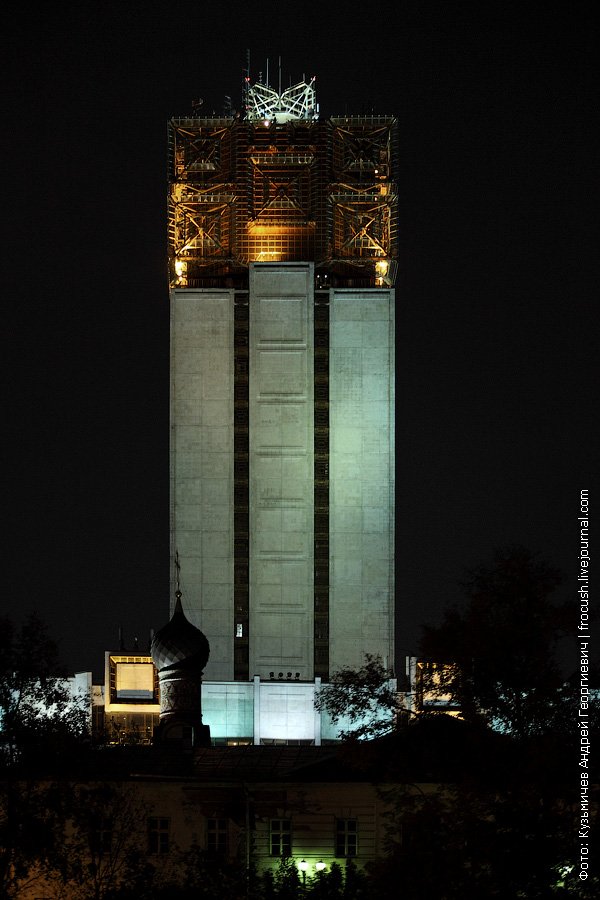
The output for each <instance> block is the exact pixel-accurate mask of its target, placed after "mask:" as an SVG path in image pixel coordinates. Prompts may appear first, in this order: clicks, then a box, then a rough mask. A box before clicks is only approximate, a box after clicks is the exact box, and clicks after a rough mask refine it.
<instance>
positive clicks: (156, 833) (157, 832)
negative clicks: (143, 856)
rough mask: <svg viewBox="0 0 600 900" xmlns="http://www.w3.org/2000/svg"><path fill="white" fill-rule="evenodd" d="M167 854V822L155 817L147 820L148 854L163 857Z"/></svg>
mask: <svg viewBox="0 0 600 900" xmlns="http://www.w3.org/2000/svg"><path fill="white" fill-rule="evenodd" d="M168 852H169V820H168V819H161V818H157V817H151V818H149V819H148V853H151V854H153V855H155V856H163V855H164V854H165V853H168Z"/></svg>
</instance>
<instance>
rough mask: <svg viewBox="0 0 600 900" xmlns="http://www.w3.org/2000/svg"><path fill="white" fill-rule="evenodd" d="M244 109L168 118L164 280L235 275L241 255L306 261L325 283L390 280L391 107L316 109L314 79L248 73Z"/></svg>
mask: <svg viewBox="0 0 600 900" xmlns="http://www.w3.org/2000/svg"><path fill="white" fill-rule="evenodd" d="M245 106H246V108H245V111H244V113H243V114H242V115H237V116H227V117H222V118H196V117H191V118H174V119H171V121H170V122H169V219H168V221H169V264H170V281H171V285H172V286H173V287H176V286H180V287H185V286H188V287H194V286H197V287H201V286H208V285H216V284H222V283H224V279H225V280H226V281H227V283H228V284H230V285H232V286H235V287H243V286H244V285H245V283H246V277H247V270H248V265H249V264H250V263H251V262H260V261H273V262H276V261H286V262H291V261H300V260H305V261H306V260H308V261H314V262H315V269H316V273H317V281H318V283H321V284H327V285H331V286H333V285H344V284H352V285H356V286H357V285H362V286H367V287H368V286H372V287H376V286H390V285H393V283H394V279H395V273H396V259H397V249H398V246H397V245H398V235H397V204H398V199H397V191H396V183H395V171H394V164H395V163H394V161H395V159H396V156H397V154H396V140H397V138H396V126H397V123H396V119H395V118H394V117H393V116H373V115H371V116H353V117H347V116H346V117H332V118H329V119H325V120H319V119H318V105H317V102H316V92H315V86H314V79H312V80H311V81H310V82H309V83H306V82H300V83H299V84H296V85H293V86H292V87H290V88H288V89H287V90H285V91H283V92H277V91H275V90H274V89H272V88H270V87H269V86H268V85H265V84H262V83H260V82H259V83H257V84H254V85H253V86H252V87H248V88H247V90H246V92H245Z"/></svg>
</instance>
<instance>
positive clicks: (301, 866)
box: [298, 859, 308, 872]
mask: <svg viewBox="0 0 600 900" xmlns="http://www.w3.org/2000/svg"><path fill="white" fill-rule="evenodd" d="M298 868H299V869H300V871H301V872H306V870H307V869H308V863H307V862H306V860H305V859H301V860H300V862H299V863H298Z"/></svg>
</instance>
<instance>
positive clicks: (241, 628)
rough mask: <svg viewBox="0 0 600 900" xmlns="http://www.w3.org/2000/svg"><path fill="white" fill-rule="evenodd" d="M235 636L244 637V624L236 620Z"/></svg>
mask: <svg viewBox="0 0 600 900" xmlns="http://www.w3.org/2000/svg"><path fill="white" fill-rule="evenodd" d="M235 636H236V637H244V626H243V625H242V623H241V622H238V623H237V625H236V626H235Z"/></svg>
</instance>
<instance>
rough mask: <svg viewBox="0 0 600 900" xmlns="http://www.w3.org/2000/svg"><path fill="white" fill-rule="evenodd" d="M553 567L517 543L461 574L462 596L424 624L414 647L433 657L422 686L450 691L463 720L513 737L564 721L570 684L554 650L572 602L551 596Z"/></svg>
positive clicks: (555, 577) (555, 578)
mask: <svg viewBox="0 0 600 900" xmlns="http://www.w3.org/2000/svg"><path fill="white" fill-rule="evenodd" d="M560 582H561V575H560V573H559V572H558V570H557V569H555V568H554V567H553V566H551V565H549V564H548V563H546V562H544V561H542V560H539V559H538V558H537V557H536V556H535V555H534V554H532V553H531V552H530V551H529V550H527V549H526V548H524V547H521V546H511V547H508V548H505V549H502V550H498V551H497V552H496V553H495V556H494V559H493V561H492V563H491V565H481V566H479V567H477V568H476V569H474V570H473V571H471V572H470V573H469V574H468V578H467V580H466V581H465V583H464V585H463V587H464V590H465V601H464V603H463V604H462V605H461V606H452V607H450V608H449V609H447V610H446V612H445V613H444V617H443V620H442V623H441V624H440V625H439V626H432V625H428V626H425V628H424V634H423V638H422V642H421V653H422V655H423V656H424V657H425V658H426V659H430V660H433V661H436V662H438V663H439V664H440V667H438V669H437V673H438V677H440V676H439V673H440V671H441V672H442V675H441V680H440V681H439V683H437V684H433V683H431V684H429V685H428V687H429V688H430V689H431V690H433V691H438V692H439V693H445V694H449V695H450V697H451V698H452V700H453V701H454V702H455V703H457V704H458V705H460V707H461V709H462V713H463V716H464V717H465V718H466V719H467V720H471V721H475V720H481V719H484V720H485V721H486V722H487V723H488V724H491V725H494V726H495V727H498V728H501V729H503V730H505V731H507V732H509V733H512V734H514V735H515V736H517V737H525V736H528V735H535V734H543V733H547V732H550V731H555V730H557V729H559V730H561V729H563V727H564V725H565V722H566V713H567V701H568V700H569V699H570V698H571V696H572V689H571V686H570V684H569V683H568V681H567V679H566V677H565V673H564V672H563V671H562V670H561V666H560V664H559V661H558V657H557V643H558V640H559V638H560V637H562V636H563V635H565V634H566V633H567V632H568V630H569V628H571V629H572V627H573V622H574V612H573V609H572V606H571V604H565V603H563V604H558V605H557V604H554V603H553V602H552V600H551V594H552V593H553V591H554V589H555V588H556V587H557V586H558V585H559V584H560Z"/></svg>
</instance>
